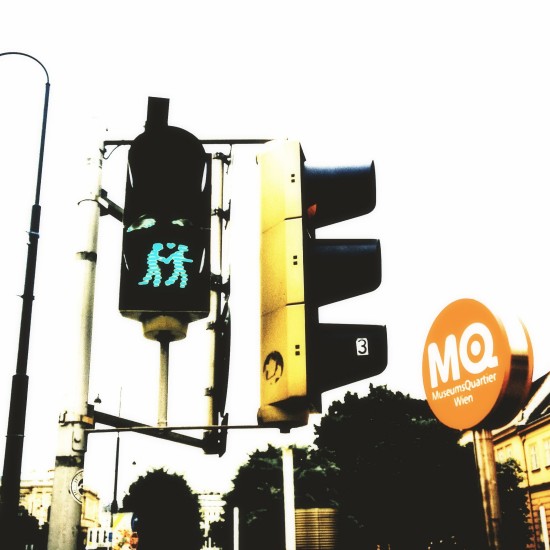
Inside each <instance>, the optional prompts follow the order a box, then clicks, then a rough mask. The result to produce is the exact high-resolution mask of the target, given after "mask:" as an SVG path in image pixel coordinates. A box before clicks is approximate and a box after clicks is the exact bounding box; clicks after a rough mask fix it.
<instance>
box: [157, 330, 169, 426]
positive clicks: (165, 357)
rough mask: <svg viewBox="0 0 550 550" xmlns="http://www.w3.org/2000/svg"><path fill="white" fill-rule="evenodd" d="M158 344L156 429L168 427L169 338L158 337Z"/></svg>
mask: <svg viewBox="0 0 550 550" xmlns="http://www.w3.org/2000/svg"><path fill="white" fill-rule="evenodd" d="M158 341H159V343H160V376H159V404H158V427H159V428H164V427H166V426H168V364H169V355H170V354H169V351H170V337H167V338H162V337H160V336H159V337H158Z"/></svg>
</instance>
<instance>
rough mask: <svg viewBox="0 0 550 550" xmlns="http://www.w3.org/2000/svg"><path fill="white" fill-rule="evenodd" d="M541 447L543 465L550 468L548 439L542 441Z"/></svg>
mask: <svg viewBox="0 0 550 550" xmlns="http://www.w3.org/2000/svg"><path fill="white" fill-rule="evenodd" d="M542 446H543V451H544V465H545V466H546V467H547V468H550V437H547V438H546V439H545V440H543V442H542Z"/></svg>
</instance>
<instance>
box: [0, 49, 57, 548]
mask: <svg viewBox="0 0 550 550" xmlns="http://www.w3.org/2000/svg"><path fill="white" fill-rule="evenodd" d="M4 55H21V56H24V57H28V58H30V59H32V60H34V61H36V62H37V63H38V64H39V65H40V66H41V67H42V69H44V72H45V73H46V90H45V94H44V111H43V117H42V133H41V138H40V153H39V156H38V175H37V180H36V195H35V201H34V204H33V206H32V212H31V220H30V229H29V243H28V250H27V267H26V272H25V286H24V290H23V295H22V299H23V306H22V311H21V325H20V330H19V348H18V353H17V364H16V370H15V374H14V376H13V378H12V387H11V400H10V410H9V417H8V429H7V435H6V448H5V453H4V470H3V475H2V492H1V497H2V499H1V504H2V506H1V511H0V514H1V516H0V518H1V522H2V524H3V527H4V529H8V530H11V529H13V528H14V526H15V523H16V519H17V513H18V508H19V491H20V487H21V463H22V459H23V439H24V436H25V417H26V411H27V395H28V386H29V377H28V376H27V361H28V356H29V340H30V330H31V318H32V305H33V300H34V279H35V274H36V259H37V253H38V238H39V235H40V233H39V229H40V188H41V182H42V165H43V161H44V142H45V139H46V121H47V118H48V100H49V94H50V77H49V75H48V71H47V70H46V67H44V65H43V64H42V63H41V62H40V61H39V60H38V59H36V58H35V57H33V56H32V55H29V54H26V53H22V52H3V53H0V56H4ZM3 532H4V533H5V531H3ZM8 540H9V539H8Z"/></svg>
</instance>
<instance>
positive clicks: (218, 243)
mask: <svg viewBox="0 0 550 550" xmlns="http://www.w3.org/2000/svg"><path fill="white" fill-rule="evenodd" d="M211 196H212V200H211V209H212V223H211V224H210V273H211V274H212V278H213V279H215V278H217V279H218V280H220V282H221V276H222V234H223V225H222V224H223V219H222V217H221V212H222V210H223V160H222V159H221V158H219V157H214V158H213V159H212V195H211ZM220 303H221V290H220V288H219V287H217V286H216V285H212V288H211V290H210V316H209V318H208V327H209V328H210V329H211V332H210V362H209V370H208V387H207V391H206V396H207V422H208V424H209V425H211V426H213V425H216V424H217V423H218V419H217V418H216V413H217V411H216V407H215V388H214V376H215V367H216V365H215V362H216V361H215V357H216V322H217V321H218V319H219V317H220V307H221V306H220Z"/></svg>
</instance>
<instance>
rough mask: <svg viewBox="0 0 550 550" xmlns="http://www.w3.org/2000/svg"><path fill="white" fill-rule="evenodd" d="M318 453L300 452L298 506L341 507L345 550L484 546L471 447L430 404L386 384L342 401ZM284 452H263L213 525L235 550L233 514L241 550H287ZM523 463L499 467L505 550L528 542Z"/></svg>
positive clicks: (474, 549)
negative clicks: (440, 419)
mask: <svg viewBox="0 0 550 550" xmlns="http://www.w3.org/2000/svg"><path fill="white" fill-rule="evenodd" d="M316 435H317V438H316V440H315V443H316V446H317V449H295V451H294V466H295V490H296V507H297V508H307V507H336V508H338V510H339V518H340V537H339V539H340V540H339V548H341V549H345V550H349V549H350V548H364V549H366V550H370V549H376V548H390V547H391V549H392V550H416V549H418V550H420V549H421V550H426V549H427V548H431V549H444V548H453V549H455V550H459V549H460V550H465V549H468V550H480V549H482V548H485V547H486V543H485V527H484V524H483V510H482V504H481V494H480V488H479V476H478V473H477V468H476V465H475V457H474V452H473V449H472V446H471V445H470V446H466V447H464V446H462V445H459V443H458V442H459V439H460V437H461V433H460V432H458V431H456V430H451V429H449V428H447V427H446V426H443V425H442V424H441V423H439V422H438V421H437V420H436V419H435V418H434V416H433V414H432V412H431V410H430V408H429V406H428V404H427V402H426V401H424V400H419V399H413V398H411V397H410V396H406V395H403V394H402V393H399V392H392V391H390V390H388V389H387V388H386V387H372V386H371V389H370V393H369V395H367V396H366V397H362V398H359V397H358V396H357V395H355V394H350V393H348V394H347V395H346V396H345V398H344V400H343V402H335V403H333V404H332V405H331V407H330V408H329V410H328V412H327V414H326V415H325V416H324V417H323V418H322V420H321V423H320V425H319V426H318V427H317V428H316ZM281 470H282V464H281V451H280V449H275V448H274V447H271V446H270V447H268V449H267V450H266V451H256V452H255V453H253V454H252V455H251V456H250V459H249V462H248V463H247V464H245V465H244V466H242V467H241V468H240V470H239V471H238V473H237V476H236V477H235V479H234V480H233V483H234V487H233V489H232V490H231V492H230V493H228V494H227V495H226V497H225V499H226V501H227V507H226V521H225V522H224V524H222V525H218V526H216V527H215V528H214V532H215V533H216V534H217V535H218V538H215V540H216V541H217V543H218V544H219V545H220V546H222V547H223V548H224V550H226V549H227V550H230V549H231V548H232V544H231V540H232V538H231V533H232V529H233V525H232V509H233V508H234V507H238V508H239V510H240V533H241V537H240V543H241V549H242V550H252V549H254V550H256V549H257V548H262V550H280V549H281V548H284V541H283V538H284V525H283V494H282V483H283V482H282V471H281ZM520 481H521V476H520V471H519V469H518V468H517V464H512V463H511V464H506V465H501V466H499V488H500V491H501V508H502V513H503V529H504V533H503V539H504V541H505V546H504V550H513V549H517V548H524V547H525V541H526V540H528V530H527V524H526V517H527V508H526V499H525V491H523V490H522V489H520V488H519V487H518V484H519V482H520Z"/></svg>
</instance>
